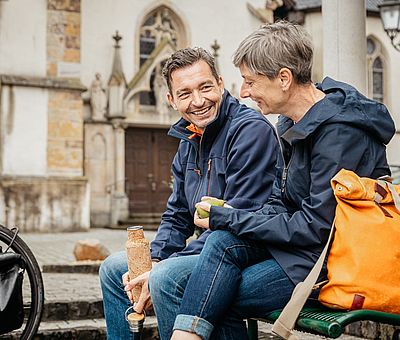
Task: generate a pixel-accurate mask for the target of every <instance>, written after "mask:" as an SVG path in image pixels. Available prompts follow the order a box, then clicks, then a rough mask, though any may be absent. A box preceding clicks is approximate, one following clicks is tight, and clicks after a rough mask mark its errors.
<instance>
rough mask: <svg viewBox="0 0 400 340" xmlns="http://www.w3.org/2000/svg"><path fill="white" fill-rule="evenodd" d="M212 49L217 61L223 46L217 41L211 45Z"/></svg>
mask: <svg viewBox="0 0 400 340" xmlns="http://www.w3.org/2000/svg"><path fill="white" fill-rule="evenodd" d="M211 48H212V49H213V51H214V52H213V56H214V58H215V59H217V58H218V50H219V49H220V48H221V46H220V45H219V44H218V42H217V39H215V40H214V44H212V45H211Z"/></svg>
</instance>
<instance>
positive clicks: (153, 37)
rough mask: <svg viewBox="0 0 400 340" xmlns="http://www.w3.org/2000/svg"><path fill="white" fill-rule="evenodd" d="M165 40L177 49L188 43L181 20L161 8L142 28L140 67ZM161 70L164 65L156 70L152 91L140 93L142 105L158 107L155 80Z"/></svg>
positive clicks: (146, 20)
mask: <svg viewBox="0 0 400 340" xmlns="http://www.w3.org/2000/svg"><path fill="white" fill-rule="evenodd" d="M163 39H168V40H169V41H170V43H172V44H173V45H174V46H175V47H176V48H181V47H182V46H184V45H185V43H186V41H185V40H186V39H185V36H184V29H183V24H182V22H181V20H180V19H179V18H178V17H177V15H176V14H175V13H174V12H173V11H172V10H171V9H169V8H168V7H166V6H160V7H158V8H156V9H154V10H153V11H151V12H150V13H149V14H148V15H147V16H146V17H145V19H144V21H143V24H142V26H141V27H140V38H139V67H140V66H142V65H143V64H144V63H145V62H146V61H147V60H148V59H149V57H150V55H151V53H152V52H153V51H154V50H155V49H156V47H157V46H158V44H159V43H160V42H161V41H162V40H163ZM161 69H162V65H157V67H155V68H154V70H153V72H152V75H151V78H150V89H151V90H150V91H143V92H141V93H140V105H152V106H154V105H156V100H157V99H156V97H155V93H154V80H155V78H156V72H161Z"/></svg>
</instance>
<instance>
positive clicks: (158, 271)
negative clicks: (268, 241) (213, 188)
mask: <svg viewBox="0 0 400 340" xmlns="http://www.w3.org/2000/svg"><path fill="white" fill-rule="evenodd" d="M149 285H150V293H151V297H152V301H153V305H154V310H155V312H156V315H157V320H158V327H159V332H160V337H161V339H162V340H165V339H169V338H170V336H171V334H172V331H173V329H180V330H184V331H188V332H193V333H196V334H198V335H199V336H200V337H202V339H210V338H211V339H238V340H239V339H247V331H246V326H245V323H244V321H243V319H246V318H249V317H262V316H265V315H266V314H268V312H270V311H272V310H275V309H278V308H282V307H283V306H284V305H285V304H286V303H287V301H288V300H289V298H290V296H291V293H292V291H293V288H294V285H293V283H292V282H291V281H290V279H289V278H288V277H287V275H286V274H285V273H284V271H283V270H282V269H281V267H280V266H279V265H278V264H277V262H276V261H275V260H274V259H273V258H271V256H270V254H269V252H268V251H267V250H266V246H265V244H260V243H255V242H248V241H245V240H242V239H239V238H238V237H236V236H235V235H233V234H231V233H230V232H227V231H214V232H213V233H211V235H210V236H209V237H208V238H207V241H206V243H205V246H204V248H203V250H202V252H201V254H200V255H195V256H185V257H178V258H172V259H168V260H164V261H162V262H161V263H160V264H159V265H157V266H156V267H154V269H153V270H152V272H151V275H150V282H149Z"/></svg>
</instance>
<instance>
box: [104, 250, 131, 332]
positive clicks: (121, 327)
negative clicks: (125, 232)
mask: <svg viewBox="0 0 400 340" xmlns="http://www.w3.org/2000/svg"><path fill="white" fill-rule="evenodd" d="M127 271H128V262H127V259H126V253H125V251H121V252H118V253H115V254H112V255H110V256H109V257H107V258H106V259H105V261H104V262H103V263H102V265H101V267H100V271H99V275H100V285H101V290H102V293H103V306H104V316H105V319H106V325H107V339H109V340H117V339H118V340H123V339H132V334H131V332H130V330H129V326H128V322H127V321H126V320H125V311H126V309H127V308H128V307H130V306H131V303H130V301H129V299H128V297H127V295H126V293H125V290H124V287H123V285H122V275H123V274H125V273H126V272H127Z"/></svg>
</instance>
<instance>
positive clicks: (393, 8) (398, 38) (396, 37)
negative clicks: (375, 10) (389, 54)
mask: <svg viewBox="0 0 400 340" xmlns="http://www.w3.org/2000/svg"><path fill="white" fill-rule="evenodd" d="M378 7H379V11H380V14H381V20H382V24H383V29H384V30H385V32H386V34H387V35H388V36H389V38H390V41H391V43H392V45H393V47H394V48H395V49H396V50H398V51H400V34H399V33H400V0H383V2H382V3H381V4H380V5H378Z"/></svg>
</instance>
